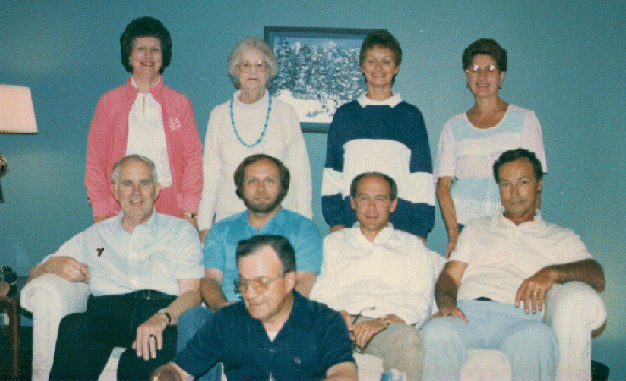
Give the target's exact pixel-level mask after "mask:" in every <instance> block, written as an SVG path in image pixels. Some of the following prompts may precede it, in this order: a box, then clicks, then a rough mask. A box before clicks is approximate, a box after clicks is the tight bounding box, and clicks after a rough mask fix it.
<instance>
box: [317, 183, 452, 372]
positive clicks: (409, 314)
mask: <svg viewBox="0 0 626 381" xmlns="http://www.w3.org/2000/svg"><path fill="white" fill-rule="evenodd" d="M397 194H398V188H397V186H396V183H395V181H394V180H393V179H392V178H390V177H388V176H387V175H384V174H382V173H378V172H368V173H364V174H361V175H359V176H357V177H355V178H354V180H353V181H352V184H351V189H350V202H351V205H352V208H353V209H354V210H355V212H356V218H357V221H358V223H357V224H355V226H354V227H352V228H349V229H342V230H339V231H337V232H335V233H332V234H330V235H329V236H328V237H326V239H325V240H324V261H323V264H322V272H321V274H320V276H319V277H318V279H317V282H316V283H315V285H314V287H313V290H312V292H311V298H312V299H314V300H317V301H320V302H323V303H326V304H328V306H329V307H331V308H334V309H336V310H339V311H341V313H342V315H343V316H344V319H345V321H346V324H347V325H348V329H349V330H350V332H351V335H352V339H353V341H354V344H355V346H356V348H357V349H358V350H360V351H362V352H363V353H368V354H372V355H375V356H378V357H381V358H382V359H383V365H384V368H385V371H388V370H389V369H397V370H400V371H403V372H405V373H406V375H407V379H409V380H417V379H419V378H420V377H421V374H422V340H421V337H420V333H419V331H418V329H419V327H420V326H421V325H422V324H423V323H424V322H425V321H426V319H428V317H429V315H430V309H431V306H432V305H433V287H434V283H435V279H436V278H437V274H438V273H439V270H440V269H441V265H442V263H443V261H444V260H443V258H442V257H441V256H440V255H438V254H437V253H435V252H432V251H430V250H428V249H427V248H426V246H425V245H424V243H423V242H422V240H420V239H419V238H418V237H417V236H414V235H412V234H409V233H406V232H403V231H400V230H396V229H394V228H393V226H392V225H391V224H390V223H389V216H390V214H391V213H392V212H393V211H394V210H395V207H396V204H397V202H398V200H397Z"/></svg>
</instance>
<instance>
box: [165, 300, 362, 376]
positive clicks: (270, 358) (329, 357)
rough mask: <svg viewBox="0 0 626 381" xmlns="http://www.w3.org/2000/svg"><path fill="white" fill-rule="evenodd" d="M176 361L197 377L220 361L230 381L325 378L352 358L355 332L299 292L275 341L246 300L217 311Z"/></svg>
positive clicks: (322, 305)
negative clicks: (331, 370) (351, 334)
mask: <svg viewBox="0 0 626 381" xmlns="http://www.w3.org/2000/svg"><path fill="white" fill-rule="evenodd" d="M173 361H174V362H175V363H176V364H177V365H178V366H180V367H181V368H182V369H184V370H185V371H186V372H187V373H189V374H192V375H194V376H199V375H202V374H204V373H205V372H206V371H207V370H209V369H210V368H211V367H212V366H213V365H215V364H216V363H217V362H222V363H223V364H224V372H225V373H226V376H227V377H228V379H229V380H263V381H266V380H268V379H269V377H270V374H271V375H272V377H273V378H274V379H275V380H276V381H281V380H285V381H287V380H321V379H323V378H325V377H326V371H327V370H328V368H330V367H332V366H333V365H336V364H339V363H342V362H347V361H351V362H354V358H353V357H352V346H351V343H350V336H349V334H348V329H347V328H346V325H345V322H344V320H343V318H342V317H341V315H340V314H339V313H338V312H337V311H334V310H332V309H330V308H329V307H327V306H326V305H325V304H322V303H318V302H315V301H312V300H309V299H306V298H304V297H303V296H301V295H300V294H298V293H297V292H295V291H294V304H293V307H292V310H291V313H290V315H289V318H288V319H287V321H286V322H285V325H284V326H283V327H282V329H281V330H280V331H279V332H278V334H277V335H276V338H275V339H274V340H273V341H271V340H270V339H269V337H268V336H267V332H266V331H265V328H264V327H263V324H262V323H261V322H260V321H258V320H256V319H254V318H252V317H251V316H250V315H249V314H248V311H247V310H246V308H245V306H244V304H243V302H238V303H235V304H233V305H230V306H227V307H224V308H222V309H220V310H218V311H217V312H216V314H215V317H214V318H213V319H212V320H211V321H210V322H208V323H207V324H205V325H204V326H203V327H202V328H201V329H200V330H199V331H198V333H197V334H196V335H195V336H194V338H193V339H192V340H191V341H190V342H189V344H188V345H187V348H185V349H184V350H183V351H181V352H180V353H179V354H177V355H176V357H175V358H174V359H173Z"/></svg>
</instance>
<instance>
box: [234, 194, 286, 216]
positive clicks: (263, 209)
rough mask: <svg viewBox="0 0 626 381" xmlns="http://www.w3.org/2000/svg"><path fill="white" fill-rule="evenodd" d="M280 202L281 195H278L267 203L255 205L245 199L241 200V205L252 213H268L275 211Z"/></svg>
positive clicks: (281, 199)
mask: <svg viewBox="0 0 626 381" xmlns="http://www.w3.org/2000/svg"><path fill="white" fill-rule="evenodd" d="M282 201H283V197H281V195H278V197H276V198H275V199H274V200H272V201H270V202H268V203H255V202H254V201H253V200H249V199H247V198H244V199H243V203H244V204H245V205H246V208H248V210H249V211H251V212H253V213H269V212H271V211H273V210H274V209H276V207H277V206H278V205H280V203H281V202H282Z"/></svg>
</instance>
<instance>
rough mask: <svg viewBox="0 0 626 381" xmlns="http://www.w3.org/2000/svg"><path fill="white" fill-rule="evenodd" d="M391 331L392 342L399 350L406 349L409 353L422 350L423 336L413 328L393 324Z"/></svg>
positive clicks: (389, 328) (390, 327)
mask: <svg viewBox="0 0 626 381" xmlns="http://www.w3.org/2000/svg"><path fill="white" fill-rule="evenodd" d="M387 330H389V336H390V341H392V342H393V343H394V345H395V346H397V347H399V348H406V350H407V351H411V352H413V351H419V352H420V353H421V350H422V335H421V334H420V332H419V331H418V330H417V329H416V328H415V327H413V326H410V325H408V324H391V325H390V326H389V327H387Z"/></svg>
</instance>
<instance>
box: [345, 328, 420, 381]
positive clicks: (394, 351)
mask: <svg viewBox="0 0 626 381" xmlns="http://www.w3.org/2000/svg"><path fill="white" fill-rule="evenodd" d="M368 320H372V319H371V318H367V317H360V318H359V319H358V320H357V321H356V323H357V324H358V323H361V322H364V321H368ZM362 353H367V354H370V355H374V356H376V357H380V358H382V359H383V367H384V369H385V372H387V371H389V370H390V369H397V370H399V371H402V372H405V373H406V375H407V380H410V381H414V380H421V379H422V358H423V355H424V350H423V342H422V336H421V334H420V332H419V331H418V330H417V329H416V328H415V327H413V326H411V325H408V324H403V323H394V324H390V325H389V327H387V329H385V330H383V331H380V332H378V333H377V334H376V335H374V337H372V340H370V342H369V343H367V345H366V346H365V349H364V350H363V351H362Z"/></svg>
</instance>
